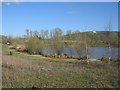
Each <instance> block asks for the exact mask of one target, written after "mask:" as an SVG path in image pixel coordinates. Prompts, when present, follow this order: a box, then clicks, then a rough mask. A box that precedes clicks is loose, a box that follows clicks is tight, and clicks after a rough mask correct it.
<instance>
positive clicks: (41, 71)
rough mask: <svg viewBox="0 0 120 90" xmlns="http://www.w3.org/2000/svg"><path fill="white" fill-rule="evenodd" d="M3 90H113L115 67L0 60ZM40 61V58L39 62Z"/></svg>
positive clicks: (5, 57)
mask: <svg viewBox="0 0 120 90" xmlns="http://www.w3.org/2000/svg"><path fill="white" fill-rule="evenodd" d="M2 59H3V65H2V67H3V88H11V87H14V88H30V87H32V86H36V87H39V88H40V87H42V88H51V87H52V88H56V87H57V88H86V87H87V88H91V87H92V88H97V87H99V88H116V87H118V67H117V65H118V64H117V63H116V62H114V63H111V65H108V64H102V63H101V62H91V63H90V64H87V62H66V63H65V62H64V63H59V62H50V61H43V60H42V61H37V60H31V59H29V60H28V59H22V58H18V57H13V56H3V57H2ZM41 59H42V58H41Z"/></svg>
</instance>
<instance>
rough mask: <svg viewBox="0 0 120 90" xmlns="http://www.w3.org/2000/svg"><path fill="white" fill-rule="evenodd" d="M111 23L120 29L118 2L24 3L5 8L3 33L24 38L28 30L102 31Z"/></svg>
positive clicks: (3, 8)
mask: <svg viewBox="0 0 120 90" xmlns="http://www.w3.org/2000/svg"><path fill="white" fill-rule="evenodd" d="M109 21H111V23H112V29H113V30H117V29H118V6H117V2H96V3H95V2H84V3H83V2H74V3H73V2H66V3H65V2H56V3H55V2H45V3H44V2H22V3H19V4H17V5H16V4H13V3H12V4H8V5H4V6H2V34H3V35H19V36H20V35H24V34H26V33H25V29H30V30H33V31H34V30H37V31H40V30H41V29H48V30H52V29H54V28H57V27H59V28H61V29H62V30H63V31H64V32H66V30H69V29H71V30H72V31H76V30H80V31H84V30H85V31H91V30H96V31H101V30H104V28H105V26H106V25H107V24H108V23H109Z"/></svg>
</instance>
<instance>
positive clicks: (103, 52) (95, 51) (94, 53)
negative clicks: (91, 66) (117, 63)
mask: <svg viewBox="0 0 120 90" xmlns="http://www.w3.org/2000/svg"><path fill="white" fill-rule="evenodd" d="M119 49H120V48H113V47H112V48H111V58H113V59H120V56H119V53H118V51H119ZM88 51H89V58H90V59H101V58H102V57H103V56H106V57H109V48H108V47H89V48H88ZM42 52H43V53H44V54H48V53H57V51H56V50H54V49H44V50H43V51H42ZM62 54H67V55H70V56H75V57H76V56H77V53H76V52H75V49H74V48H64V49H63V51H62ZM84 55H85V53H83V56H84Z"/></svg>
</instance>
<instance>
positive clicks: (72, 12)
mask: <svg viewBox="0 0 120 90" xmlns="http://www.w3.org/2000/svg"><path fill="white" fill-rule="evenodd" d="M66 13H67V14H77V13H79V12H78V11H67V12H66Z"/></svg>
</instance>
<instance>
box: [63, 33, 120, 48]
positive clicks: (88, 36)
mask: <svg viewBox="0 0 120 90" xmlns="http://www.w3.org/2000/svg"><path fill="white" fill-rule="evenodd" d="M64 38H65V40H79V41H81V42H85V40H86V42H87V43H88V45H89V46H96V47H97V46H108V44H109V42H110V44H111V46H112V47H118V44H119V43H118V39H119V38H120V31H110V32H108V31H94V32H93V31H89V32H79V33H74V34H71V35H65V36H64Z"/></svg>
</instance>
